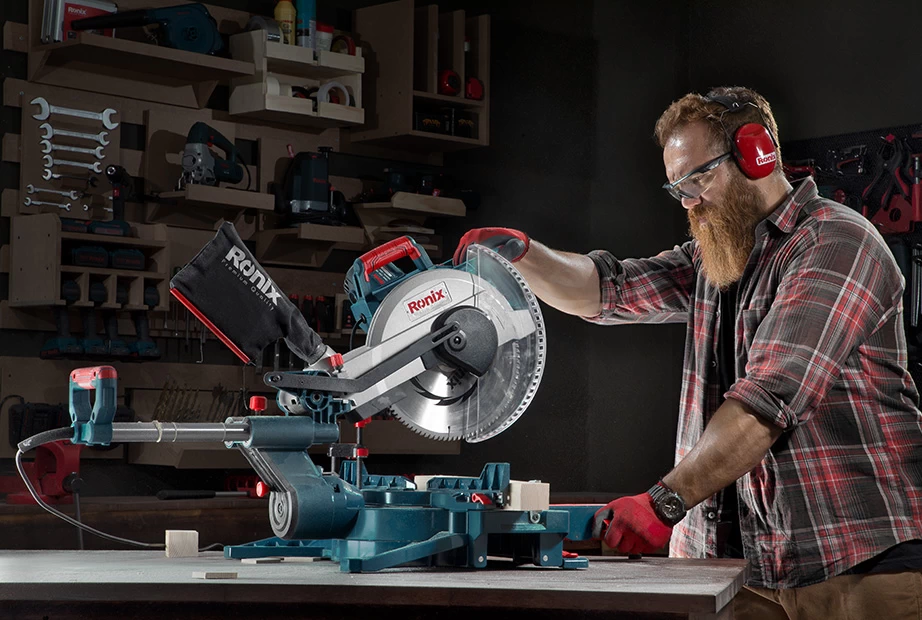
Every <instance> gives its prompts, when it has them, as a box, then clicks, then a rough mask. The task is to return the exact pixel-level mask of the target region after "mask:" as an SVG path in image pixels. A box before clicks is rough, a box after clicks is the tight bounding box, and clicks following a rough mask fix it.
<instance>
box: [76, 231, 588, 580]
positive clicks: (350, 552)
mask: <svg viewBox="0 0 922 620" xmlns="http://www.w3.org/2000/svg"><path fill="white" fill-rule="evenodd" d="M226 227H230V224H225V225H224V227H222V230H221V231H219V234H218V235H217V236H216V238H215V240H213V241H212V243H211V244H210V246H206V248H204V249H203V250H202V252H200V253H199V255H198V256H197V257H196V259H194V260H193V261H192V262H191V263H190V264H189V265H187V266H186V267H185V268H184V269H183V270H181V271H180V272H179V273H178V274H177V275H176V276H174V278H173V280H172V281H171V290H172V292H173V294H174V296H176V298H177V299H178V300H179V301H180V302H181V303H183V304H184V305H185V306H186V307H187V308H188V309H189V310H190V311H191V312H192V313H193V314H195V315H196V316H197V317H198V318H199V319H201V320H202V321H203V322H204V323H205V324H206V325H208V327H209V329H211V330H212V331H213V332H214V333H215V334H216V335H217V336H218V337H219V338H220V339H221V340H222V341H224V342H225V344H227V345H228V346H229V347H230V348H231V349H232V350H233V351H235V353H237V354H238V356H240V357H241V359H243V360H244V361H251V355H252V353H253V352H254V351H257V350H259V347H260V346H263V344H264V343H263V342H262V341H260V342H251V341H250V340H247V336H248V335H250V334H251V332H253V331H266V330H261V329H260V327H259V326H260V325H267V324H268V323H265V322H264V321H262V319H260V320H259V321H254V320H252V319H250V320H248V321H246V322H243V323H235V322H234V320H233V319H234V318H235V317H236V316H237V315H240V314H244V315H245V314H247V312H248V311H249V309H248V307H247V304H250V303H253V304H257V305H260V306H263V307H265V308H268V309H269V310H267V313H268V314H269V315H272V316H275V314H278V313H283V314H281V315H280V316H278V317H276V318H278V319H279V320H280V321H281V323H284V325H283V328H282V327H280V328H278V329H281V330H282V331H281V334H282V335H283V336H284V337H286V339H288V340H289V342H290V343H292V344H293V346H294V350H299V351H301V352H302V353H303V354H304V359H305V360H306V363H305V366H304V368H302V369H300V370H294V371H288V372H284V371H282V372H278V371H276V372H269V373H267V374H266V375H265V376H264V383H265V385H266V386H267V387H269V388H272V389H274V390H275V393H276V403H275V404H276V406H277V408H278V410H279V411H278V413H280V414H281V415H265V413H266V412H265V411H264V409H265V408H266V403H265V399H264V398H262V399H261V397H254V398H253V399H252V400H251V407H250V409H251V410H252V411H253V415H249V416H245V417H230V418H228V419H227V420H226V421H224V422H223V423H174V422H146V423H140V422H139V423H134V424H119V423H113V422H112V417H111V411H112V410H113V407H114V403H115V399H116V394H117V390H116V382H117V376H116V373H115V370H114V369H113V368H111V367H106V366H103V367H97V368H89V369H80V370H77V371H74V372H73V373H72V374H71V385H70V394H71V420H72V429H73V435H72V441H73V442H74V443H75V444H85V445H106V444H108V443H110V442H113V441H118V442H130V441H143V442H186V441H215V442H217V441H220V442H224V443H225V445H226V446H227V447H228V448H236V449H238V450H240V451H241V452H242V453H243V455H244V456H245V457H246V459H247V460H248V462H249V463H250V465H251V466H252V467H253V469H254V470H255V471H256V473H257V474H258V475H259V477H260V480H261V482H260V484H259V485H258V489H257V492H258V494H259V495H260V496H261V497H266V496H268V499H269V522H270V524H271V527H272V531H273V534H274V535H275V536H274V537H272V538H269V539H266V540H261V541H256V542H253V543H250V544H247V545H239V546H233V547H226V548H225V556H226V557H228V558H253V557H266V556H310V557H321V558H328V559H331V560H333V561H336V562H339V564H340V568H341V570H343V571H350V572H363V571H375V570H380V569H386V568H391V567H396V566H412V565H425V566H453V567H467V568H478V569H479V568H485V567H486V566H487V558H488V556H489V557H502V558H506V559H507V560H509V561H511V564H512V565H518V564H526V563H530V564H535V565H538V566H544V567H557V568H585V567H586V566H588V560H587V559H586V558H582V557H578V556H576V555H575V554H571V553H567V552H565V551H564V550H563V541H564V539H569V540H587V539H589V538H591V537H592V533H591V523H592V517H593V515H594V513H595V511H596V510H597V509H598V508H599V506H593V505H573V506H551V505H549V503H548V499H547V496H546V494H545V497H544V498H543V499H542V498H541V497H538V498H537V499H533V498H529V499H528V500H527V501H526V500H523V499H522V498H521V497H518V496H517V493H518V492H519V491H520V490H521V488H522V487H521V483H516V482H515V481H513V480H512V479H511V472H510V466H509V464H508V463H489V464H487V465H486V466H485V467H484V469H483V471H482V472H481V473H480V475H479V476H476V477H459V476H435V477H428V478H427V479H426V480H425V481H422V480H420V479H417V482H418V483H419V486H417V483H416V482H414V481H412V480H410V479H408V478H405V477H402V476H379V475H373V474H371V473H369V472H368V471H367V470H366V468H365V465H364V460H365V459H364V457H367V455H368V452H367V449H365V448H364V446H363V445H361V439H359V441H358V442H357V443H356V444H341V443H339V437H340V427H339V423H340V422H344V423H351V424H355V425H356V427H357V428H358V429H359V430H361V429H362V428H363V427H364V426H365V425H366V424H367V423H368V422H369V421H371V419H372V416H374V415H376V414H378V413H380V412H382V411H384V410H387V411H389V412H391V413H392V414H393V415H394V416H395V417H396V418H397V419H399V420H400V421H401V422H403V423H404V424H405V425H407V426H408V427H409V428H411V429H413V430H414V431H416V432H418V433H421V434H422V435H424V436H426V437H430V438H432V439H437V440H465V441H468V442H480V441H485V440H488V439H490V438H493V437H495V436H496V435H498V434H500V433H502V432H503V431H505V430H506V429H508V428H509V427H510V426H511V425H512V424H513V423H514V422H515V421H516V420H517V419H519V418H520V416H521V415H522V414H523V413H524V412H525V410H526V409H527V407H528V406H529V404H530V402H531V401H532V399H533V398H534V396H535V393H536V391H537V389H538V386H539V384H540V381H541V376H542V373H543V370H544V364H545V356H546V353H547V342H546V335H545V328H544V321H543V318H542V315H541V311H540V308H539V305H538V301H537V299H536V297H535V296H534V294H533V293H532V292H531V291H530V290H529V288H528V286H527V285H526V283H525V281H524V279H523V278H522V276H521V275H520V274H519V273H518V272H517V271H516V269H515V268H514V267H513V266H512V265H511V264H510V263H509V262H508V261H506V260H505V259H503V258H502V257H500V256H499V255H498V254H496V253H494V252H492V251H490V250H488V249H486V248H483V247H481V246H477V245H473V246H471V247H470V249H469V250H468V253H467V256H466V261H465V262H463V263H462V264H460V265H457V266H452V264H451V263H450V262H449V263H447V264H444V265H436V264H433V263H432V261H431V260H430V259H429V257H428V255H427V254H426V252H425V251H424V250H423V249H422V248H421V247H420V246H419V245H418V244H417V243H416V242H414V241H413V240H412V239H411V238H409V237H402V238H399V239H395V240H393V241H391V242H389V243H387V244H385V245H383V246H381V247H378V248H376V249H374V250H372V251H371V252H368V253H367V254H365V255H363V256H361V257H360V258H358V259H357V260H356V261H355V263H354V264H353V265H352V267H351V268H350V269H349V271H348V273H347V276H346V282H345V290H346V293H347V294H348V296H349V300H350V301H351V303H352V312H353V314H354V318H355V321H356V322H357V323H359V324H363V325H365V326H366V331H367V338H366V344H365V345H364V346H361V347H358V348H356V349H354V350H352V351H349V352H347V353H344V354H340V353H336V352H334V351H332V349H330V348H329V347H327V346H326V345H323V344H322V343H320V342H319V339H317V338H315V336H316V334H313V333H312V332H308V333H302V332H301V331H300V329H301V328H299V327H297V326H293V325H292V323H294V322H296V321H297V318H296V317H295V315H293V314H292V315H289V314H284V310H283V308H284V303H286V302H287V301H288V299H287V297H285V296H284V295H283V294H281V292H280V291H279V290H278V288H277V287H276V286H275V284H274V282H272V281H271V279H268V276H266V275H265V273H264V272H263V271H262V269H261V268H260V267H259V265H258V263H256V261H255V259H253V258H252V256H251V255H250V254H249V253H248V252H247V250H246V248H245V246H243V244H242V242H240V241H239V237H237V236H236V235H235V234H231V233H232V232H233V230H232V227H230V228H226ZM411 266H412V269H411V268H410V267H411ZM235 269H236V270H238V271H236V272H235V271H234V270H235ZM187 270H188V271H187ZM183 272H186V274H185V275H184V273H183ZM228 272H233V273H232V275H231V276H228V277H229V278H231V279H229V280H227V281H226V282H219V283H217V284H213V283H214V280H215V278H219V277H221V276H220V275H219V274H222V273H228ZM205 273H208V274H210V276H209V277H208V278H204V277H201V278H200V276H203V274H205ZM235 281H236V282H239V284H240V289H239V291H240V292H241V293H245V294H242V295H240V299H239V300H237V299H235V300H234V301H233V303H229V302H231V300H229V299H226V298H225V299H219V300H216V299H214V297H215V296H216V294H217V291H219V290H224V291H225V295H227V294H229V293H227V290H228V287H229V286H231V285H232V283H233V282H235ZM212 284H213V286H215V287H216V288H212V289H210V290H205V291H202V290H200V289H203V288H206V287H207V286H209V285H212ZM229 305H233V306H234V309H233V312H228V311H227V307H228V306H229ZM253 307H254V308H255V307H256V305H254V306H253ZM280 308H281V309H280ZM222 310H223V311H222ZM300 316H301V315H300V313H298V314H297V317H300ZM244 327H246V329H244ZM278 336H279V334H278V333H276V332H272V333H271V338H278ZM92 392H95V405H91V403H90V396H91V393H92ZM360 436H361V435H359V437H360ZM316 445H328V446H329V450H328V455H329V456H331V457H339V459H341V466H340V467H339V469H338V470H337V471H323V470H322V469H321V467H319V466H318V465H317V464H315V463H314V462H313V461H312V459H311V457H310V455H309V454H308V452H307V449H308V448H310V447H311V446H316ZM331 470H332V468H331ZM544 488H545V490H546V485H544Z"/></svg>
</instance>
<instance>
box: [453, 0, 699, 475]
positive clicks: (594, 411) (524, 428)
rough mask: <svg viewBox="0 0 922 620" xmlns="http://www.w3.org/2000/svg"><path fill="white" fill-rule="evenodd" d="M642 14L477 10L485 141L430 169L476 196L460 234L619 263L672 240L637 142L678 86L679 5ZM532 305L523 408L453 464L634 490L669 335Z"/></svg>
mask: <svg viewBox="0 0 922 620" xmlns="http://www.w3.org/2000/svg"><path fill="white" fill-rule="evenodd" d="M464 4H465V5H466V6H470V5H471V4H472V3H470V2H467V3H464ZM494 4H496V3H494ZM525 5H527V7H528V8H527V10H523V9H524V6H525ZM643 5H644V3H637V2H631V3H626V2H625V3H621V2H619V3H615V2H570V3H568V4H567V6H566V11H565V13H564V15H561V8H560V4H559V3H556V2H549V1H545V2H528V3H522V2H507V3H502V5H501V6H502V8H499V7H498V6H497V7H496V8H494V9H493V10H491V11H490V13H491V15H492V20H493V33H492V34H493V38H492V46H493V50H492V67H491V71H492V75H491V83H492V85H493V87H492V95H491V97H492V99H491V115H492V118H491V132H492V133H491V140H490V142H491V146H490V147H489V148H488V149H481V150H477V151H470V152H468V153H462V154H459V155H457V156H455V157H452V158H451V159H450V160H449V161H447V162H446V164H447V165H448V166H450V167H451V169H452V171H453V172H454V173H456V174H459V175H463V176H464V177H465V178H467V179H470V180H474V179H476V181H477V185H478V186H479V187H480V189H481V190H482V191H483V192H484V197H483V206H482V207H481V208H480V209H479V210H478V211H477V212H475V213H472V214H471V215H470V216H469V217H468V218H467V219H466V221H465V222H464V225H465V226H470V227H473V226H482V225H504V226H512V227H517V228H521V229H522V230H524V231H526V232H527V233H528V234H529V235H530V236H532V237H533V238H535V239H538V240H540V241H541V242H543V243H545V244H547V245H550V246H552V247H555V248H559V249H564V250H569V251H573V252H587V251H589V250H592V249H595V248H606V249H609V250H611V251H612V252H614V253H615V254H616V255H618V256H621V257H630V256H648V255H652V254H655V253H657V252H659V251H660V250H663V249H666V248H668V247H672V246H673V245H674V244H675V243H678V242H681V240H682V239H683V238H684V223H683V219H682V218H683V214H682V213H681V209H680V208H679V207H678V205H677V204H675V203H674V202H672V201H671V199H669V198H668V197H667V196H665V195H664V193H663V192H662V190H660V189H659V186H660V185H662V183H663V177H664V172H663V164H662V155H661V151H660V149H659V148H658V147H657V146H656V145H655V144H654V143H653V140H652V133H653V124H654V122H655V121H656V118H657V117H658V116H659V114H660V112H661V111H662V110H663V109H664V108H665V107H666V106H667V105H668V104H669V102H670V101H672V99H673V98H675V97H676V94H677V93H679V92H680V91H681V90H682V88H684V83H683V82H684V75H685V70H684V68H683V65H682V62H683V60H682V59H683V53H682V35H681V32H682V29H681V28H680V26H681V24H682V21H683V20H684V16H685V14H686V11H685V8H684V7H685V3H684V2H679V1H675V2H661V3H657V4H656V6H651V7H649V8H645V7H644V6H643ZM544 310H545V314H544V316H545V318H546V320H547V329H548V351H549V353H548V366H547V371H546V374H545V376H544V380H543V382H542V384H541V389H540V390H539V392H538V396H537V397H536V399H535V402H534V404H533V405H532V407H531V409H529V410H528V412H527V413H526V414H525V416H524V417H523V418H522V419H521V420H520V421H519V422H517V423H516V424H515V425H514V426H513V427H512V428H511V429H509V430H508V431H506V432H505V433H503V435H501V436H500V437H499V438H497V439H495V440H493V441H490V442H487V443H486V444H484V445H483V446H470V447H468V446H465V447H464V449H463V452H464V454H465V456H466V457H472V458H473V460H475V461H476V460H477V459H479V460H481V461H483V460H490V459H495V458H505V459H509V460H510V461H511V462H512V464H513V476H514V477H517V478H522V479H529V478H541V479H543V480H545V481H549V482H551V485H552V488H553V489H556V490H558V491H571V490H591V491H610V492H619V491H624V492H628V491H634V490H643V489H646V488H648V487H649V485H650V484H652V482H654V481H655V480H656V479H657V477H658V476H660V475H662V474H663V473H664V472H665V471H666V470H667V469H668V468H669V466H670V465H671V463H672V453H673V447H674V435H675V424H676V411H677V407H676V402H677V398H678V390H679V378H680V371H681V365H680V364H681V358H682V344H683V342H684V328H683V327H682V326H660V327H649V326H647V327H639V326H638V327H619V328H612V327H600V326H596V325H591V324H588V323H585V322H583V321H582V320H580V319H578V318H575V317H571V316H567V315H563V314H561V313H559V312H557V311H556V310H553V309H551V308H548V307H546V306H545V307H544Z"/></svg>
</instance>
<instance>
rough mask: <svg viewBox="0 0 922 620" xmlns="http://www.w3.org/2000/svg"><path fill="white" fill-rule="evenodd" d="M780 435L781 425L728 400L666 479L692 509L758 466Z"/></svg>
mask: <svg viewBox="0 0 922 620" xmlns="http://www.w3.org/2000/svg"><path fill="white" fill-rule="evenodd" d="M780 435H781V429H780V428H779V427H777V426H775V425H774V424H772V423H771V422H769V421H767V420H765V419H764V418H762V417H760V416H759V415H758V414H756V413H755V412H754V411H752V409H750V408H749V407H748V406H747V405H744V404H743V403H741V402H740V401H738V400H733V399H728V400H726V401H724V403H723V404H722V405H721V406H720V407H719V408H718V409H717V411H716V412H715V413H714V417H713V418H711V421H710V422H709V423H708V425H707V428H705V429H704V434H703V435H702V436H701V439H699V440H698V443H696V444H695V447H694V448H692V451H691V452H689V453H688V455H687V456H686V457H685V458H684V459H682V461H681V462H680V463H679V464H678V465H676V467H675V469H673V470H672V471H671V472H670V473H669V474H668V475H667V476H666V477H664V478H663V482H664V483H666V485H667V486H668V487H669V488H670V489H672V490H673V491H675V492H676V493H678V494H679V495H681V496H682V499H683V500H685V505H686V508H691V507H692V506H694V505H696V504H698V503H700V502H702V501H704V500H705V499H707V498H708V497H710V496H712V495H713V494H714V493H717V492H718V491H720V490H721V489H723V488H724V487H726V486H727V485H729V484H730V483H732V482H735V481H736V480H737V478H739V477H740V476H742V475H743V474H745V473H746V472H748V471H750V470H751V469H752V468H753V467H755V466H756V465H758V464H759V462H760V461H761V460H762V459H763V458H764V457H765V454H766V453H767V452H768V450H769V448H771V447H772V444H773V443H775V440H776V439H778V437H779V436H780Z"/></svg>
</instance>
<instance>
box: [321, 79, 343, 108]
mask: <svg viewBox="0 0 922 620" xmlns="http://www.w3.org/2000/svg"><path fill="white" fill-rule="evenodd" d="M334 89H335V90H336V91H338V93H339V102H340V105H349V104H350V103H351V100H352V98H351V97H350V96H349V91H348V90H346V87H345V86H343V85H342V84H340V83H339V82H336V81H332V82H327V83H326V84H324V85H323V86H321V87H320V88H319V89H318V90H317V101H318V103H319V102H323V103H330V91H331V90H334Z"/></svg>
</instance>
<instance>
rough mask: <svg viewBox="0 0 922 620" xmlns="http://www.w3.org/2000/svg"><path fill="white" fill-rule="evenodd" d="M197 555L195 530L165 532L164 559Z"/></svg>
mask: <svg viewBox="0 0 922 620" xmlns="http://www.w3.org/2000/svg"><path fill="white" fill-rule="evenodd" d="M197 555H198V532H197V531H196V530H167V531H166V557H168V558H189V557H195V556H197Z"/></svg>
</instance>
